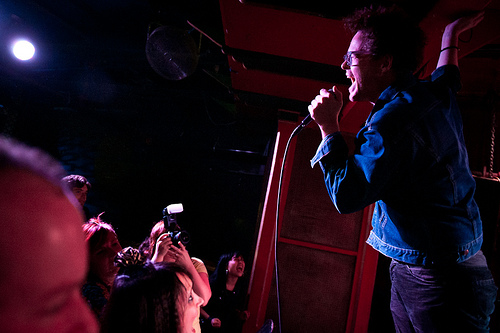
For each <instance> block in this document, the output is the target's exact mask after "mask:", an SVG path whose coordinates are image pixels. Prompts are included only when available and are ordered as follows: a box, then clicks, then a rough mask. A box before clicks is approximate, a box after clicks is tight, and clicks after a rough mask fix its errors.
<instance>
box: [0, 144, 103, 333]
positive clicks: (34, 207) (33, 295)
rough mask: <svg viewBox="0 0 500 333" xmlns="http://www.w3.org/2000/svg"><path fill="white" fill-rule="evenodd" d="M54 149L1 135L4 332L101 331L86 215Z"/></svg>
mask: <svg viewBox="0 0 500 333" xmlns="http://www.w3.org/2000/svg"><path fill="white" fill-rule="evenodd" d="M63 175H64V170H63V168H62V167H61V165H60V164H59V163H57V162H56V161H55V160H54V159H52V158H51V157H50V156H49V155H48V154H46V153H44V152H42V151H40V150H39V149H36V148H31V147H27V146H26V145H24V144H22V143H20V142H17V141H15V140H12V139H6V138H3V137H2V138H0V187H1V189H2V190H1V191H0V226H1V229H2V232H1V233H0V252H1V253H3V255H2V256H1V257H0V267H1V268H0V270H1V273H0V295H2V296H1V297H0V332H3V333H17V332H19V333H26V332H29V333H44V332H46V333H49V332H50V333H52V332H58V333H74V332H91V333H95V332H97V323H96V320H95V318H94V316H93V315H92V313H91V311H90V310H89V307H88V306H87V304H86V302H85V300H84V299H83V297H82V295H81V292H80V288H81V285H82V283H83V282H84V279H85V275H86V273H87V257H88V254H87V249H86V247H85V242H84V238H83V235H82V231H81V224H82V222H83V220H82V215H81V213H80V211H79V208H78V209H77V206H78V203H77V202H76V200H75V198H74V196H73V195H72V194H71V193H70V192H69V191H68V190H67V189H66V188H65V187H64V186H61V183H60V179H61V178H62V176H63Z"/></svg>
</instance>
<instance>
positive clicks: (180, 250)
mask: <svg viewBox="0 0 500 333" xmlns="http://www.w3.org/2000/svg"><path fill="white" fill-rule="evenodd" d="M149 257H150V258H151V261H152V262H155V263H156V262H175V263H176V264H177V265H179V266H181V267H182V268H184V269H185V270H186V271H187V272H188V273H189V274H190V275H191V276H192V278H193V290H194V292H195V293H196V294H197V295H199V296H200V297H201V298H203V300H204V303H203V304H202V305H201V306H205V305H206V304H207V302H208V300H209V299H210V297H211V296H212V291H211V289H210V283H209V280H208V271H207V268H206V267H205V264H204V263H203V261H201V260H200V259H198V258H195V257H190V256H189V253H188V251H187V250H186V247H185V246H184V244H182V242H180V241H177V240H175V245H174V242H173V241H172V233H171V232H169V231H168V230H167V229H166V228H165V223H164V221H163V220H161V221H159V222H158V223H156V224H155V226H154V227H153V229H151V233H150V236H149ZM193 327H194V328H195V329H196V333H200V332H201V328H200V322H199V314H198V317H197V318H196V320H195V323H194V324H193Z"/></svg>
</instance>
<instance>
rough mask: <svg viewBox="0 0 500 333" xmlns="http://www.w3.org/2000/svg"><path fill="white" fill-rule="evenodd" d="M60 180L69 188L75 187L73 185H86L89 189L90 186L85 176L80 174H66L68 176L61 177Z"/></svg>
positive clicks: (77, 186) (79, 186) (80, 186)
mask: <svg viewBox="0 0 500 333" xmlns="http://www.w3.org/2000/svg"><path fill="white" fill-rule="evenodd" d="M61 182H62V183H63V184H67V185H68V186H69V189H70V190H71V189H73V188H75V187H76V188H82V187H83V186H85V185H87V188H88V189H89V190H90V189H91V188H92V185H91V184H90V182H89V181H88V180H87V178H85V177H83V176H80V175H68V176H66V177H64V178H62V179H61Z"/></svg>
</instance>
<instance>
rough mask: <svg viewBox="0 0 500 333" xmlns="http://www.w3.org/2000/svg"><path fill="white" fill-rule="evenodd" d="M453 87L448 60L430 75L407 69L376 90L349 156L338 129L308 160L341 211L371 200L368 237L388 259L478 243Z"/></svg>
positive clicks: (463, 252)
mask: <svg viewBox="0 0 500 333" xmlns="http://www.w3.org/2000/svg"><path fill="white" fill-rule="evenodd" d="M459 89H460V75H459V71H458V68H457V67H456V66H453V65H447V66H442V67H440V68H438V69H436V70H435V71H434V73H433V74H432V76H431V80H430V81H418V80H416V79H415V78H414V77H413V76H411V75H408V76H407V77H405V78H403V79H401V80H399V81H398V82H396V83H395V84H393V85H391V86H390V87H388V88H387V89H386V90H385V91H384V92H382V94H381V95H380V97H379V99H378V100H377V102H376V103H375V105H374V107H373V110H372V111H371V114H370V115H369V117H368V119H367V120H366V123H365V126H364V127H363V128H362V129H361V130H360V131H359V133H358V134H357V136H356V145H355V147H356V148H355V151H354V155H352V156H348V148H347V145H346V142H345V141H344V139H343V137H342V135H341V133H340V132H337V133H333V134H331V135H329V136H327V137H325V138H324V139H323V141H322V142H321V144H320V146H319V147H318V150H317V152H316V155H315V156H314V158H313V159H312V160H311V166H313V167H314V165H315V164H316V163H318V162H319V164H320V166H321V169H322V170H323V173H324V177H325V184H326V187H327V190H328V193H329V195H330V197H331V199H332V201H333V203H334V204H335V206H336V208H337V210H338V211H339V212H340V213H351V212H355V211H358V210H360V209H362V208H364V207H366V206H368V205H370V204H372V203H375V209H374V213H373V217H372V231H371V232H370V236H369V237H368V240H367V243H368V244H370V245H371V246H372V247H373V248H374V249H376V250H377V251H379V252H381V253H382V254H384V255H386V256H388V257H391V258H394V259H396V260H400V261H403V262H406V263H410V264H416V265H441V264H449V263H453V262H462V261H464V260H466V259H468V258H470V257H471V256H472V255H474V254H475V253H476V252H477V251H479V250H480V248H481V244H482V240H483V234H482V225H481V218H480V215H479V210H478V207H477V205H476V202H475V201H474V191H475V185H476V184H475V181H474V178H473V177H472V174H471V172H470V169H469V162H468V155H467V150H466V147H465V142H464V137H463V132H462V126H463V125H462V119H461V115H460V111H459V108H458V106H457V102H456V98H455V95H456V92H457V91H458V90H459Z"/></svg>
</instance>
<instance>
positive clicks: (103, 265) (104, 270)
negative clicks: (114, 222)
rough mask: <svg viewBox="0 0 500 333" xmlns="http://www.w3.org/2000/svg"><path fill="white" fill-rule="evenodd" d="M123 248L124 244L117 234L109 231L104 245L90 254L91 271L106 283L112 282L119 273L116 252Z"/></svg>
mask: <svg viewBox="0 0 500 333" xmlns="http://www.w3.org/2000/svg"><path fill="white" fill-rule="evenodd" d="M121 250H122V246H121V245H120V242H118V239H117V238H116V234H115V233H114V232H107V233H106V239H105V240H104V242H103V243H102V245H101V246H99V247H98V248H96V249H94V251H92V253H91V254H90V271H91V272H92V273H94V274H95V275H97V276H98V277H99V278H100V279H101V280H102V281H104V282H105V283H108V284H111V283H112V282H113V280H114V278H115V275H116V273H118V267H116V266H115V265H114V260H115V257H116V254H117V253H118V252H120V251H121Z"/></svg>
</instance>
